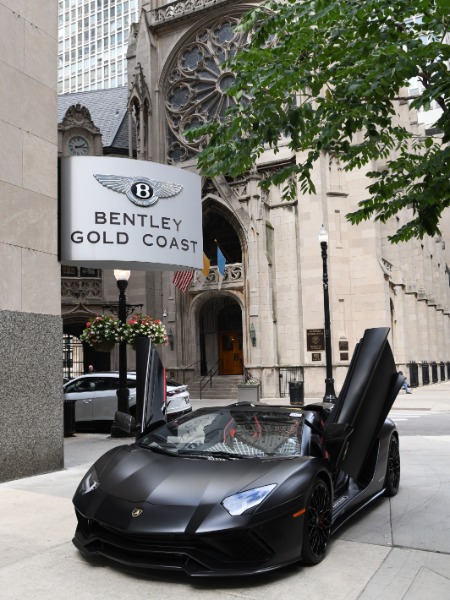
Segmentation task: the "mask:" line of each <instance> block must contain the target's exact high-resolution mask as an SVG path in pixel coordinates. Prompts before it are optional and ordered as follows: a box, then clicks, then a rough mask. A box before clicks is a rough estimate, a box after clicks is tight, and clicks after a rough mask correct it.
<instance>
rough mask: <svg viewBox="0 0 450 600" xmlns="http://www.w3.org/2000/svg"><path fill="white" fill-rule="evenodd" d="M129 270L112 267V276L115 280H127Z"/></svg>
mask: <svg viewBox="0 0 450 600" xmlns="http://www.w3.org/2000/svg"><path fill="white" fill-rule="evenodd" d="M130 273H131V271H123V270H122V269H114V277H115V278H116V281H128V280H129V279H130Z"/></svg>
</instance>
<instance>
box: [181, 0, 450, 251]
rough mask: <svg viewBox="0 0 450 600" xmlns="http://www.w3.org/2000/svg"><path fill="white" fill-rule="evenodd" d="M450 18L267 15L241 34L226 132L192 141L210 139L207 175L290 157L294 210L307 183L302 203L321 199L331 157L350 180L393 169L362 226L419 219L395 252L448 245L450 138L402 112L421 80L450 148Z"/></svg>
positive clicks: (373, 186)
mask: <svg viewBox="0 0 450 600" xmlns="http://www.w3.org/2000/svg"><path fill="white" fill-rule="evenodd" d="M449 14H450V0H436V2H435V1H434V0H417V1H416V2H414V3H412V2H410V0H334V1H333V0H331V1H330V0H326V1H325V0H302V2H296V1H294V0H287V1H281V0H280V1H274V0H272V1H270V2H268V3H266V4H262V5H260V6H259V7H258V8H257V9H256V10H254V11H252V12H251V13H249V14H248V15H246V16H244V18H243V20H242V22H241V24H240V26H239V27H240V28H241V29H242V31H245V32H247V33H248V35H249V39H250V43H249V45H248V46H247V47H246V48H245V50H243V51H242V52H240V53H238V54H237V55H236V56H235V57H233V58H231V59H230V60H229V61H228V63H227V68H230V69H232V70H233V71H234V73H236V79H235V83H234V85H233V86H232V87H230V89H229V90H228V92H227V93H228V94H229V95H230V96H232V97H233V98H234V101H235V104H234V106H232V107H231V108H230V109H229V110H228V112H227V114H226V115H225V118H224V119H223V121H222V122H220V123H210V124H207V125H203V126H202V127H200V128H199V129H197V130H196V131H191V132H188V133H187V136H190V135H192V136H194V135H195V136H198V135H207V136H208V139H209V143H208V146H207V147H206V148H205V149H204V150H203V151H202V152H201V153H200V155H199V157H198V165H199V168H200V170H201V172H202V173H203V174H204V175H206V176H209V177H212V176H217V175H219V174H228V175H230V176H237V175H239V174H242V173H244V172H246V171H249V170H250V169H251V168H252V167H253V165H254V163H255V161H256V160H257V158H258V157H259V156H260V155H261V154H262V152H264V150H265V149H267V148H270V149H272V150H273V151H274V152H277V151H278V150H279V149H280V148H281V147H287V148H289V149H290V151H291V152H292V153H293V154H295V156H296V158H297V163H296V164H295V166H294V167H292V166H289V168H286V169H281V170H280V171H279V172H277V174H276V183H277V184H285V188H284V189H285V191H284V198H285V199H287V200H288V199H292V198H295V197H296V194H297V185H296V180H297V181H298V187H299V189H300V192H301V193H305V194H306V193H313V192H314V190H315V188H314V182H313V180H312V172H313V168H314V164H315V162H316V161H317V160H318V159H319V158H320V156H321V154H322V153H324V152H332V153H333V154H335V155H338V156H339V161H340V163H341V165H342V166H343V168H344V169H345V170H351V169H355V168H363V167H364V166H367V168H368V169H369V165H371V164H372V161H377V160H378V159H380V158H382V159H384V160H385V161H386V167H385V168H384V169H383V170H382V171H372V172H369V178H370V179H371V180H372V181H371V183H370V185H369V187H368V193H369V197H368V198H367V199H366V200H364V201H363V202H361V204H360V206H359V209H358V210H357V211H356V212H355V213H353V214H351V215H349V216H348V218H349V219H350V221H351V222H353V223H358V222H360V221H361V220H362V219H369V218H373V217H374V218H376V219H378V220H380V221H383V222H385V221H387V220H388V219H389V218H391V217H392V216H394V215H396V214H397V212H399V211H401V210H403V209H404V208H405V207H412V208H413V218H412V219H411V221H410V222H409V223H408V224H406V225H404V226H402V227H401V228H400V230H399V231H398V232H397V233H396V234H395V235H394V236H393V237H392V241H400V240H407V239H409V238H410V237H413V236H416V237H423V236H424V235H426V234H428V235H434V234H436V233H438V232H439V227H438V223H439V218H440V216H441V213H442V211H443V210H444V208H445V207H446V206H448V201H449V198H450V185H449V183H448V180H450V177H449V176H448V174H449V169H448V167H449V164H448V163H449V156H448V150H447V148H446V146H442V141H441V140H440V139H439V138H436V139H435V138H431V137H426V138H423V137H418V136H417V135H415V134H414V133H413V132H412V131H411V130H410V129H409V127H408V128H407V127H405V126H403V125H402V124H399V122H398V119H397V115H396V102H397V101H398V100H399V99H402V98H407V97H408V91H407V88H408V87H409V86H410V83H411V82H415V81H416V80H417V79H419V80H420V82H421V83H422V88H421V89H420V90H419V91H418V93H417V95H416V96H415V97H414V98H413V99H412V100H411V101H409V102H410V103H409V107H410V109H411V110H413V109H420V108H421V107H426V106H435V105H438V106H439V107H440V108H441V109H442V112H441V116H440V118H439V119H438V120H437V122H436V123H435V127H436V128H438V129H439V130H440V131H441V132H442V134H443V141H444V143H446V142H447V141H448V140H449V139H450V118H449V111H448V108H447V106H448V104H449V102H450V76H449V69H448V59H449V58H450V48H449V46H448V45H447V44H446V43H444V40H445V39H446V34H447V27H448V25H449ZM414 86H416V83H414ZM417 87H419V86H418V85H417ZM404 101H405V100H403V102H404ZM361 132H362V135H361ZM302 157H303V158H302ZM266 183H267V185H268V184H270V180H269V182H266Z"/></svg>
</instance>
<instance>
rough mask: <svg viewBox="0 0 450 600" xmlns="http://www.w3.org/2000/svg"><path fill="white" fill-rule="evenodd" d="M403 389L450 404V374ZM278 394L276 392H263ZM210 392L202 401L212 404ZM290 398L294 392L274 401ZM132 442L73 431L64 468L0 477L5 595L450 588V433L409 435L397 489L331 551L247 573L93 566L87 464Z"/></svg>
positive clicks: (330, 595) (387, 592) (424, 404)
mask: <svg viewBox="0 0 450 600" xmlns="http://www.w3.org/2000/svg"><path fill="white" fill-rule="evenodd" d="M412 391H413V393H412V394H411V395H406V394H404V393H401V394H400V395H399V397H398V398H397V400H396V402H395V404H394V407H393V411H392V416H393V418H394V419H395V412H396V411H408V410H411V411H414V410H428V411H433V412H434V411H437V412H439V411H448V412H450V382H448V383H442V384H435V385H432V386H427V387H426V388H420V389H413V390H412ZM265 401H267V402H271V400H265ZM206 402H207V401H206V400H202V404H206ZM273 402H274V403H276V404H278V403H282V402H283V403H286V400H283V401H280V400H279V399H278V400H273ZM124 443H127V441H126V440H123V439H112V438H110V437H108V436H106V435H102V434H77V435H76V436H74V437H70V438H66V439H65V469H64V470H63V471H60V472H56V473H48V474H45V475H39V476H36V477H30V478H26V479H21V480H17V481H11V482H7V483H3V484H0V506H1V509H2V510H1V520H0V539H1V546H0V590H1V591H0V597H1V598H2V600H19V599H20V600H23V598H24V597H33V599H34V600H39V599H43V600H44V599H45V600H53V599H55V600H60V599H61V598H66V599H69V600H72V599H74V600H75V599H78V598H83V600H90V599H96V600H97V599H98V600H103V599H106V598H108V599H117V600H119V599H121V600H122V599H123V598H125V597H130V596H133V597H141V598H159V597H164V600H190V599H194V598H195V599H196V600H199V599H200V600H202V599H205V600H210V599H211V600H216V599H219V598H220V599H227V600H236V598H242V599H244V600H245V599H248V600H259V599H261V600H263V599H266V598H267V597H276V598H280V599H281V600H290V599H291V598H308V600H322V599H323V598H326V599H327V600H344V599H345V600H352V599H355V600H356V599H360V600H375V599H381V598H382V599H383V600H419V599H420V600H422V599H423V597H425V596H429V597H441V598H446V597H448V593H449V589H450V515H449V511H448V506H450V467H449V464H450V435H445V436H433V437H431V436H430V437H426V436H411V437H404V438H401V457H402V482H401V488H400V492H399V494H398V495H397V496H396V497H394V498H392V499H386V498H383V499H380V500H379V501H377V502H376V503H374V504H373V505H372V507H370V508H369V509H368V510H365V511H363V512H362V513H361V516H359V517H358V518H355V519H353V520H352V521H351V524H350V525H349V526H347V527H346V528H344V529H341V530H340V531H339V532H338V535H337V536H335V537H334V538H333V540H332V542H331V544H330V550H329V553H328V556H327V557H326V559H325V560H324V561H323V562H322V563H321V564H320V565H318V566H316V567H310V568H304V567H301V566H298V565H293V566H291V567H288V568H285V569H282V570H280V571H278V572H275V573H271V574H267V575H264V576H261V577H253V578H249V579H246V578H244V579H236V578H235V579H231V580H230V579H214V580H209V579H208V580H206V581H198V580H191V579H188V578H187V577H184V576H182V575H178V574H171V573H167V574H164V573H151V574H149V575H148V576H137V575H130V574H127V573H124V572H122V571H120V570H118V569H117V568H114V567H110V566H105V567H94V566H92V565H90V564H89V563H87V562H86V561H85V560H84V559H83V558H82V557H81V556H80V555H79V553H78V552H77V550H76V549H75V547H74V546H73V545H72V543H71V539H72V536H73V533H74V530H75V525H76V523H75V515H74V511H73V507H72V503H71V498H72V496H73V493H74V491H75V489H76V487H77V485H78V483H79V481H80V480H81V478H82V477H83V475H84V473H85V472H86V470H87V469H88V467H89V466H90V465H91V464H92V462H94V461H95V460H96V458H97V457H99V456H100V455H101V454H103V453H104V452H105V451H106V450H108V449H109V448H111V447H113V446H116V445H119V444H124Z"/></svg>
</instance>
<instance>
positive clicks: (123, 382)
mask: <svg viewBox="0 0 450 600" xmlns="http://www.w3.org/2000/svg"><path fill="white" fill-rule="evenodd" d="M114 277H115V278H116V281H117V287H118V288H119V306H118V310H117V317H118V319H119V323H120V324H121V325H125V323H126V321H127V298H126V296H125V290H126V289H127V287H128V279H129V278H130V271H122V270H120V269H116V270H115V271H114ZM129 395H130V390H129V389H128V388H127V343H126V342H124V341H123V342H119V388H118V390H117V409H118V410H119V411H120V412H124V413H128V412H129V407H128V397H129Z"/></svg>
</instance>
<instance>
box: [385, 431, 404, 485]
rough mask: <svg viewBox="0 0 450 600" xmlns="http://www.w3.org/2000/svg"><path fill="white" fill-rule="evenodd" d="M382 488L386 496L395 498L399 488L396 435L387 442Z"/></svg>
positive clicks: (398, 454) (398, 446)
mask: <svg viewBox="0 0 450 600" xmlns="http://www.w3.org/2000/svg"><path fill="white" fill-rule="evenodd" d="M384 487H385V491H384V493H385V495H386V496H395V495H396V493H397V492H398V488H399V487H400V445H399V442H398V437H397V436H396V435H393V436H392V437H391V439H390V440H389V454H388V461H387V466H386V478H385V480H384Z"/></svg>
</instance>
